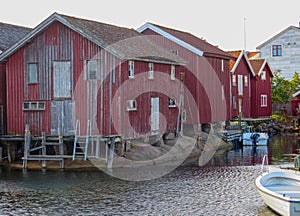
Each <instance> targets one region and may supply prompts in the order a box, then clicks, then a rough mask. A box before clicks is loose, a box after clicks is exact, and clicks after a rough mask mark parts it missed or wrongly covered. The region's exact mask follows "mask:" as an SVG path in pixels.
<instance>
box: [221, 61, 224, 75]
mask: <svg viewBox="0 0 300 216" xmlns="http://www.w3.org/2000/svg"><path fill="white" fill-rule="evenodd" d="M221 70H222V72H224V60H223V59H222V61H221Z"/></svg>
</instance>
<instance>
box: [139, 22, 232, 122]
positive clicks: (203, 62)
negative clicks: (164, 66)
mask: <svg viewBox="0 0 300 216" xmlns="http://www.w3.org/2000/svg"><path fill="white" fill-rule="evenodd" d="M138 31H139V32H141V33H143V34H144V35H146V36H148V37H149V38H151V39H152V40H153V41H155V42H156V43H157V44H159V45H160V46H162V47H164V48H166V49H167V50H169V51H170V52H172V53H174V54H176V55H178V56H180V57H182V58H183V59H185V60H186V61H187V62H188V64H187V65H186V67H185V79H184V81H185V86H186V91H185V101H184V107H185V110H190V109H191V107H193V105H191V104H195V106H196V107H197V111H196V112H198V113H197V114H198V117H199V122H194V123H207V122H220V121H225V120H229V119H230V118H231V111H230V84H229V83H230V72H229V60H230V59H231V58H232V56H230V55H229V54H228V53H226V52H224V51H222V50H221V49H219V48H217V47H216V46H213V45H211V44H209V43H207V42H206V41H205V40H203V39H200V38H198V37H196V36H194V35H192V34H190V33H188V32H183V31H179V30H175V29H171V28H167V27H163V26H159V25H156V24H152V23H146V24H144V25H143V26H141V27H140V28H138ZM188 94H189V95H191V96H192V97H189V96H188ZM192 118H194V117H192ZM194 119H195V118H194Z"/></svg>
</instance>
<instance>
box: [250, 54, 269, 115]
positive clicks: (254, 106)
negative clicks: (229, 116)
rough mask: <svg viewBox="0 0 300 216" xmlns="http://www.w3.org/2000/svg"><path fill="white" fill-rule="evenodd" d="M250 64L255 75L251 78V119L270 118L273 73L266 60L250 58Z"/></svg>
mask: <svg viewBox="0 0 300 216" xmlns="http://www.w3.org/2000/svg"><path fill="white" fill-rule="evenodd" d="M250 55H251V53H250ZM250 63H251V66H252V68H253V71H254V73H255V77H251V117H253V118H257V117H270V116H271V114H272V97H271V96H272V95H271V91H272V88H271V79H272V77H273V76H274V74H273V71H272V70H271V68H270V66H269V64H268V62H267V60H266V59H262V58H250Z"/></svg>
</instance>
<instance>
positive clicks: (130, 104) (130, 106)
mask: <svg viewBox="0 0 300 216" xmlns="http://www.w3.org/2000/svg"><path fill="white" fill-rule="evenodd" d="M135 110H137V102H136V100H135V99H130V100H127V111H135Z"/></svg>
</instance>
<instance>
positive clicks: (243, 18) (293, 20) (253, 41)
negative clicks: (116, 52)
mask: <svg viewBox="0 0 300 216" xmlns="http://www.w3.org/2000/svg"><path fill="white" fill-rule="evenodd" d="M0 5H1V6H0V8H1V12H0V22H4V23H11V24H16V25H21V26H26V27H32V28H34V27H35V26H37V25H38V24H39V23H41V22H42V21H43V20H44V19H46V18H47V17H49V16H50V15H51V14H52V13H54V12H58V13H62V14H66V15H71V16H75V17H79V18H85V19H91V20H95V21H99V22H104V23H109V24H113V25H117V26H123V27H128V28H134V29H137V28H138V27H140V26H142V25H143V24H144V23H146V22H153V23H156V24H159V25H163V26H166V27H170V28H174V29H178V30H181V31H186V32H190V33H192V34H194V35H195V36H197V37H199V38H204V39H205V40H206V41H207V42H209V43H211V44H213V45H217V46H219V48H221V49H223V50H225V51H229V50H237V49H239V50H240V49H245V48H246V50H249V51H254V50H256V47H257V46H259V45H260V44H262V43H263V42H265V41H267V40H268V39H269V38H271V37H272V36H274V35H276V34H277V33H279V32H281V31H282V30H284V29H285V28H287V27H288V26H290V25H293V26H299V21H300V12H299V11H300V10H299V8H300V1H299V0H285V1H282V0H247V1H245V0H148V1H143V0H127V1H125V0H19V1H17V0H8V1H7V0H5V1H4V0H0Z"/></svg>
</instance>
